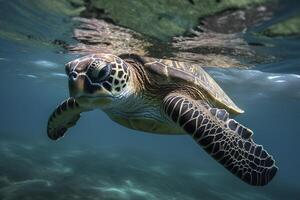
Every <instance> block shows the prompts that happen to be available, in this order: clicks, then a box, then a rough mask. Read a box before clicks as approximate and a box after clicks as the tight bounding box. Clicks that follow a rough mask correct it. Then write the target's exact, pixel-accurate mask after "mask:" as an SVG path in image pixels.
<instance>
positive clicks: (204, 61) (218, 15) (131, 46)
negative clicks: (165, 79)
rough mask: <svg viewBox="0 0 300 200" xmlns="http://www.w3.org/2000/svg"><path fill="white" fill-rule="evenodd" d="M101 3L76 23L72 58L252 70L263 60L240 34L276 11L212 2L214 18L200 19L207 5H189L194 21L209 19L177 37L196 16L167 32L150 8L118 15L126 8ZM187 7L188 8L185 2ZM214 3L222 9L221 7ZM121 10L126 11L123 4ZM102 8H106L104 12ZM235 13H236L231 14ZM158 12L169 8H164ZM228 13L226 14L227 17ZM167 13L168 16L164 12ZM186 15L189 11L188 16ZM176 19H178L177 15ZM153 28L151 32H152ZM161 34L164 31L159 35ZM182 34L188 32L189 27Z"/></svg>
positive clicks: (173, 8) (176, 6) (94, 4)
mask: <svg viewBox="0 0 300 200" xmlns="http://www.w3.org/2000/svg"><path fill="white" fill-rule="evenodd" d="M100 2H101V1H97V2H95V1H86V4H85V6H86V8H87V9H86V10H85V11H83V12H82V13H81V16H82V17H81V18H75V20H77V21H79V22H81V25H80V26H79V27H77V28H75V30H74V38H75V39H76V40H77V41H79V43H78V44H76V45H72V46H69V47H68V50H70V51H71V52H75V53H91V52H97V51H102V52H103V51H104V52H110V53H113V54H116V55H118V54H121V53H128V52H130V53H137V54H140V55H144V56H151V57H159V58H168V59H174V60H181V61H189V62H195V63H198V64H199V65H200V66H217V67H240V66H248V65H249V64H250V63H251V62H259V60H261V59H258V57H259V55H257V54H256V52H255V51H253V50H251V48H249V45H248V43H247V42H246V41H245V40H244V39H243V37H242V34H240V33H241V32H244V31H245V30H247V28H248V27H251V26H254V25H256V24H258V23H260V22H262V21H265V20H268V19H270V18H271V16H272V10H273V6H270V4H266V5H261V4H257V2H256V1H254V2H252V3H253V4H254V5H253V6H248V4H249V2H247V1H245V2H244V1H242V2H244V3H241V2H240V4H238V5H235V4H234V3H225V4H224V2H223V4H221V5H223V6H217V8H218V9H215V8H213V6H212V4H211V3H208V2H206V4H207V8H211V10H210V13H208V11H207V10H206V11H205V12H203V13H202V14H199V13H198V15H195V13H196V11H195V10H198V11H199V9H203V6H204V5H205V4H204V2H203V1H201V2H198V1H197V2H196V1H195V2H194V1H192V2H194V3H191V2H190V3H189V2H184V4H185V3H189V4H192V8H191V10H190V12H192V13H194V15H193V17H195V16H197V17H198V16H204V15H205V14H206V15H207V16H206V17H202V18H200V19H197V20H200V23H199V24H200V25H198V26H194V28H193V29H192V28H191V26H192V25H191V26H190V27H189V29H186V30H184V31H178V32H174V30H175V29H177V30H179V28H178V26H180V25H182V24H180V20H181V19H184V20H191V19H190V18H189V17H191V16H189V17H187V16H181V17H179V18H180V19H177V21H176V20H175V21H176V23H179V24H177V25H176V26H177V28H174V27H172V28H171V30H170V27H168V26H169V25H170V24H165V26H163V24H162V23H161V22H160V20H161V19H160V17H159V16H160V15H159V14H157V12H158V11H157V9H153V10H152V12H151V13H149V11H148V10H144V9H146V8H145V7H143V6H142V5H140V4H137V3H136V4H137V5H135V4H134V5H131V4H130V3H129V4H130V5H131V6H132V9H129V11H128V12H118V13H117V14H116V13H115V10H114V9H117V8H118V7H119V6H120V5H117V4H116V5H115V6H114V7H113V6H112V5H111V4H112V3H109V2H111V1H109V2H106V1H103V2H102V4H101V3H100ZM122 2H123V1H122ZM246 2H247V3H246ZM165 3H166V2H165ZM181 3H183V2H182V1H181ZM181 3H178V4H176V2H175V3H174V2H173V3H170V2H169V4H163V5H161V6H165V7H164V9H165V10H164V12H175V11H177V10H176V9H179V8H181V7H180V6H182V5H181ZM214 3H215V4H217V5H219V4H218V3H217V2H214ZM121 4H122V5H123V3H121ZM132 4H133V3H132ZM152 4H155V3H152ZM152 4H151V6H152V7H151V6H150V8H153V6H154V5H152ZM197 4H199V5H197ZM202 4H203V5H202ZM101 5H102V7H100V6H101ZM225 5H226V6H225ZM245 5H246V6H245ZM127 6H128V5H127ZM134 6H135V7H134ZM125 8H126V6H125ZM125 8H124V9H125ZM229 8H231V9H230V10H229ZM233 8H234V9H233ZM106 9H107V10H106ZM120 9H121V8H120ZM148 9H149V8H148ZM158 9H159V10H160V9H163V8H160V7H158ZM222 9H225V10H223V11H222ZM125 10H126V9H125ZM132 10H133V11H132ZM136 10H139V11H143V15H142V16H141V14H139V15H138V14H137V13H134V12H135V11H136ZM180 10H182V9H180ZM161 12H163V11H162V10H161ZM181 12H184V11H181ZM186 12H188V11H187V10H186ZM147 14H148V15H147ZM209 14H210V15H209ZM120 15H122V17H121V16H120ZM174 15H175V16H176V14H175V13H174ZM179 16H180V14H179ZM86 17H92V18H91V19H89V18H86ZM95 17H96V18H99V19H96V18H95ZM132 17H134V18H135V19H132V21H131V23H130V21H128V20H129V19H130V18H132ZM155 17H156V18H157V19H156V20H154V18H155ZM149 19H150V21H149ZM142 20H144V21H142ZM151 20H152V21H151ZM153 20H154V21H153ZM192 21H193V20H192ZM116 23H117V24H116ZM120 25H121V26H126V27H127V28H125V27H121V26H120ZM174 26H175V25H174ZM149 28H150V29H151V30H149V31H147V30H148V29H149ZM157 28H158V29H159V30H156V29H157ZM181 28H182V29H184V28H183V26H182V27H181ZM185 28H188V27H185ZM155 30H156V31H155ZM153 31H154V32H153ZM157 34H161V35H157ZM179 35H180V36H179ZM166 37H167V38H168V39H167V40H166V39H165V38H166ZM241 60H243V63H242V62H241ZM247 62H248V63H247Z"/></svg>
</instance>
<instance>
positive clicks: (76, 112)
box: [47, 97, 83, 140]
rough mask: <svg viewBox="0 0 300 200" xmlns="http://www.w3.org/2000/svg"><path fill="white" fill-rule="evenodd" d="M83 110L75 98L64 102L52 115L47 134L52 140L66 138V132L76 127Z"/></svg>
mask: <svg viewBox="0 0 300 200" xmlns="http://www.w3.org/2000/svg"><path fill="white" fill-rule="evenodd" d="M81 112H83V109H82V108H81V107H80V106H79V104H78V103H77V102H76V100H75V99H74V98H72V97H71V98H68V99H67V100H65V101H63V102H62V103H61V104H60V105H59V106H57V108H56V109H55V110H54V112H53V113H52V114H51V116H50V117H49V120H48V125H47V134H48V136H49V138H51V139H52V140H57V139H59V138H61V137H62V136H64V134H65V133H66V131H67V130H68V129H69V128H70V127H72V126H74V125H75V124H76V122H77V121H78V120H79V118H80V113H81Z"/></svg>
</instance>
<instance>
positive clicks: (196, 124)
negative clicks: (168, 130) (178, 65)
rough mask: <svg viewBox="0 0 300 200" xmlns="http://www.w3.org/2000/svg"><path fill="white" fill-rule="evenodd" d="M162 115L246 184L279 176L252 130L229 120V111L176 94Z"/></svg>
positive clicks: (164, 107) (167, 99)
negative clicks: (253, 136) (253, 135)
mask: <svg viewBox="0 0 300 200" xmlns="http://www.w3.org/2000/svg"><path fill="white" fill-rule="evenodd" d="M162 112H163V113H166V115H167V116H168V117H169V119H170V120H172V121H173V122H174V123H176V124H178V125H179V126H180V127H182V128H183V129H184V130H185V132H186V133H188V134H189V135H191V136H192V137H193V139H194V140H195V141H196V142H197V143H198V144H199V145H201V146H202V147H203V148H204V150H205V151H206V152H207V153H209V154H210V155H211V156H212V157H213V158H214V159H216V160H217V161H218V162H219V163H221V164H222V165H224V167H226V168H227V169H228V170H229V171H230V172H232V173H233V174H235V175H236V176H238V177H239V178H241V179H242V180H244V181H245V182H247V183H249V184H251V185H265V184H267V183H268V182H269V181H270V180H271V179H272V178H273V177H274V175H275V174H276V171H277V168H276V167H275V165H274V159H273V157H272V156H270V155H269V154H268V153H267V152H266V150H264V149H263V147H262V146H261V145H257V144H255V143H254V142H253V140H252V138H251V135H252V132H251V131H250V130H249V129H247V128H245V127H243V126H242V125H239V124H238V123H237V122H235V121H234V120H233V119H229V118H228V113H227V112H226V111H225V110H219V109H215V108H210V107H209V106H208V105H207V104H206V103H203V102H202V101H195V100H191V99H190V98H189V97H185V96H182V95H181V94H176V93H175V94H170V95H168V96H167V97H166V98H165V100H164V103H163V107H162Z"/></svg>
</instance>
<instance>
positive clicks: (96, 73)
mask: <svg viewBox="0 0 300 200" xmlns="http://www.w3.org/2000/svg"><path fill="white" fill-rule="evenodd" d="M110 70H111V66H110V64H107V65H105V66H104V67H102V68H101V63H92V64H91V65H90V67H89V70H88V71H87V75H88V76H89V78H90V79H91V81H92V82H94V83H101V82H102V81H104V80H106V79H107V78H108V77H109V75H110Z"/></svg>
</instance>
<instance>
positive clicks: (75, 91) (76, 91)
mask: <svg viewBox="0 0 300 200" xmlns="http://www.w3.org/2000/svg"><path fill="white" fill-rule="evenodd" d="M84 82H85V78H84V76H82V75H80V76H79V75H78V74H77V73H76V72H71V73H70V74H69V92H70V96H71V97H79V96H81V95H82V94H83V92H84Z"/></svg>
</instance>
